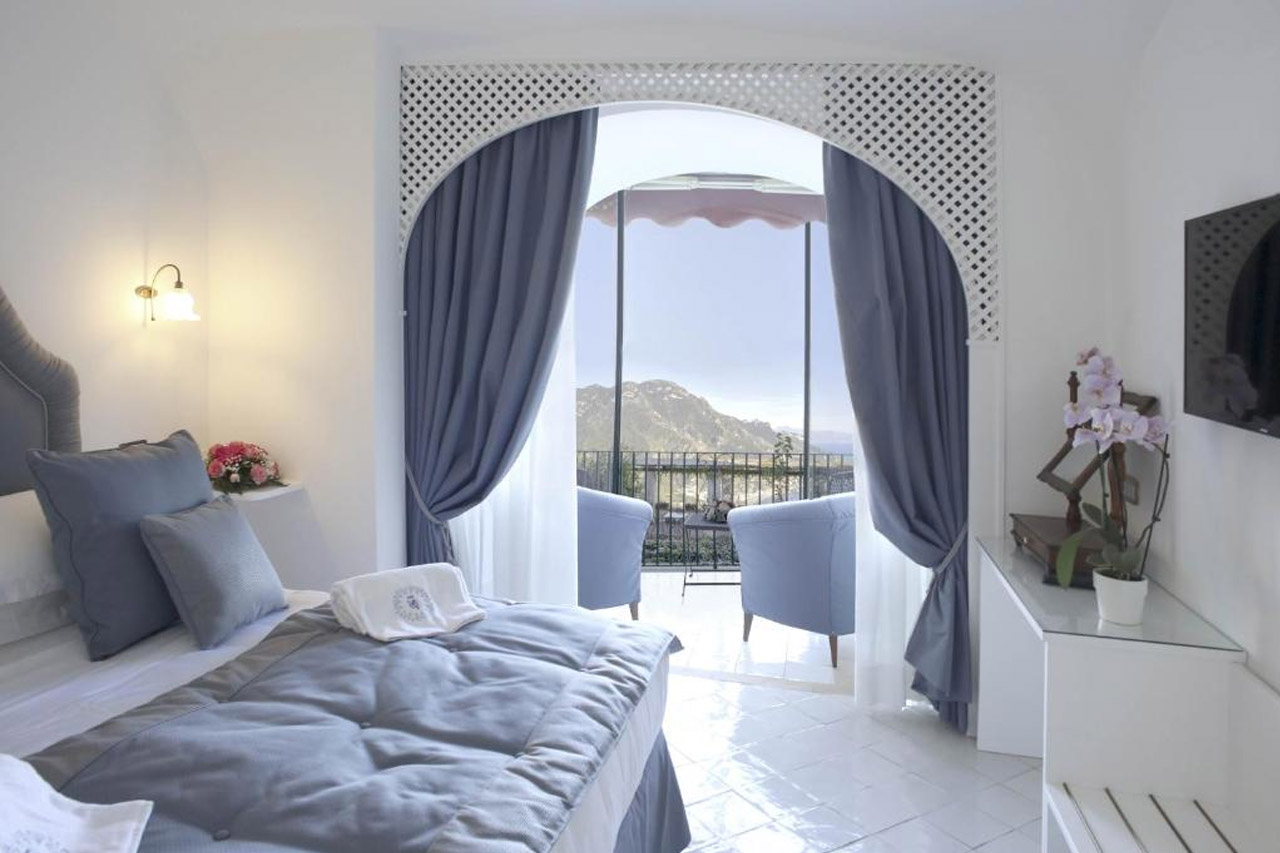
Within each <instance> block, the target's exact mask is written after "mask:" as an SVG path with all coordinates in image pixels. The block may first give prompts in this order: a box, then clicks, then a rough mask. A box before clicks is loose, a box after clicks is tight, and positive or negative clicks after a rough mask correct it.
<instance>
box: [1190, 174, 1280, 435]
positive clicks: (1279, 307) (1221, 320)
mask: <svg viewBox="0 0 1280 853" xmlns="http://www.w3.org/2000/svg"><path fill="white" fill-rule="evenodd" d="M1186 300H1187V302H1186V309H1187V310H1186V364H1185V367H1186V384H1185V388H1184V391H1185V393H1184V394H1183V400H1184V404H1183V408H1184V409H1185V410H1186V412H1187V413H1188V414H1191V415H1199V416H1200V417H1202V418H1209V419H1211V420H1215V421H1219V422H1221V423H1224V424H1230V425H1231V426H1237V427H1241V428H1243V429H1248V430H1253V431H1255V432H1260V433H1265V434H1267V435H1275V436H1280V195H1276V196H1272V197H1270V198H1264V199H1261V200H1259V201H1254V202H1250V203H1249V204H1242V205H1240V206H1239V207H1232V208H1230V209H1228V210H1222V211H1219V212H1217V213H1211V214H1209V215H1208V216H1201V217H1199V218H1198V219H1192V220H1189V221H1188V222H1187V226H1186Z"/></svg>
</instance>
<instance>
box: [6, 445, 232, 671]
mask: <svg viewBox="0 0 1280 853" xmlns="http://www.w3.org/2000/svg"><path fill="white" fill-rule="evenodd" d="M27 463H28V464H29V465H30V467H31V473H32V475H33V477H34V478H35V487H36V494H37V495H38V496H39V498H40V506H41V507H42V508H43V509H44V515H45V520H46V521H48V523H49V532H50V533H51V534H52V537H53V555H54V560H55V561H56V562H57V566H58V573H59V574H60V575H62V580H63V582H64V583H65V584H66V587H67V595H68V598H69V604H70V607H71V615H72V616H73V617H74V618H75V620H76V622H77V623H79V625H80V630H81V632H82V633H83V634H84V639H85V645H86V646H87V647H88V649H89V657H90V659H92V660H101V659H102V658H105V657H110V656H111V655H113V654H115V653H116V652H118V651H121V650H122V649H126V648H128V647H129V646H131V645H133V644H134V643H136V642H138V641H139V640H141V639H143V638H144V637H148V636H150V635H151V634H154V633H155V632H157V631H159V630H161V629H163V628H166V627H168V626H169V625H172V624H173V623H174V622H175V621H176V620H177V618H178V612H177V610H175V609H174V606H173V602H172V601H171V600H170V598H169V593H168V591H167V590H166V589H165V586H164V581H163V580H161V579H160V575H159V573H158V572H157V571H156V567H155V564H154V563H153V562H152V561H151V556H150V555H149V554H148V553H147V548H146V545H144V544H143V542H142V533H141V531H140V530H139V528H138V524H139V522H141V521H142V518H143V516H146V515H152V514H155V513H168V512H177V511H178V510H183V509H190V508H191V507H193V506H198V505H200V504H202V503H205V502H207V501H209V500H210V499H211V498H212V497H213V489H212V487H211V486H210V485H209V478H208V476H207V475H206V474H205V470H204V459H203V458H202V457H201V455H200V448H199V447H198V446H197V445H196V442H195V440H194V439H193V438H192V437H191V436H190V434H188V433H186V432H176V433H174V434H173V435H171V436H169V437H168V438H167V439H165V440H164V441H161V442H157V443H155V444H138V445H133V446H131V447H124V448H120V449H119V450H95V451H92V452H89V453H58V452H55V451H51V450H32V451H29V452H28V454H27Z"/></svg>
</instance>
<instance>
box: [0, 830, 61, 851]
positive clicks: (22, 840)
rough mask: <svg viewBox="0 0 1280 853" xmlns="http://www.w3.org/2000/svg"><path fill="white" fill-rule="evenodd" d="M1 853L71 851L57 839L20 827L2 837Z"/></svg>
mask: <svg viewBox="0 0 1280 853" xmlns="http://www.w3.org/2000/svg"><path fill="white" fill-rule="evenodd" d="M0 853H69V851H68V850H67V848H66V847H63V846H62V845H61V844H59V843H58V842H57V841H56V840H55V839H53V838H51V837H49V836H48V835H45V834H44V833H43V832H36V831H34V830H30V829H20V830H18V831H17V832H15V833H14V834H13V835H10V836H9V837H7V838H0Z"/></svg>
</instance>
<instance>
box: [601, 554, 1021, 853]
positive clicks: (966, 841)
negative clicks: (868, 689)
mask: <svg viewBox="0 0 1280 853" xmlns="http://www.w3.org/2000/svg"><path fill="white" fill-rule="evenodd" d="M625 613H626V609H625V608H623V609H622V610H621V611H620V615H625ZM641 615H642V617H643V618H645V619H646V620H649V621H653V622H655V623H657V624H661V625H663V626H664V627H668V628H670V629H672V630H674V631H676V632H677V633H678V634H679V635H680V637H681V639H682V641H683V642H684V644H685V647H686V650H685V651H684V652H681V653H680V654H678V655H676V656H675V657H674V658H672V677H671V684H670V696H669V700H668V704H667V716H666V720H665V723H664V730H665V732H666V735H667V741H668V743H669V745H670V747H671V751H672V755H673V757H674V759H675V762H676V766H677V774H678V776H679V779H680V786H681V790H682V792H683V794H684V799H685V804H686V806H687V808H688V813H689V822H690V825H691V826H692V829H693V845H692V846H691V848H690V849H691V850H696V851H700V853H729V851H742V853H757V851H759V853H793V852H794V853H800V851H803V852H804V853H809V851H814V853H817V851H828V850H841V851H849V853H951V851H969V850H979V851H983V853H1035V851H1038V850H1039V839H1040V820H1039V819H1040V804H1039V791H1040V771H1039V763H1038V762H1036V761H1032V760H1030V759H1025V758H1019V757H1015V756H1007V755H997V754H993V753H984V752H978V750H977V748H976V747H975V745H974V742H973V740H971V739H969V738H966V737H963V736H961V735H959V734H957V733H955V732H953V731H951V730H950V729H949V728H947V727H946V726H944V725H943V724H941V723H940V722H938V720H937V717H936V716H935V715H934V714H933V713H932V711H930V710H928V709H927V708H924V707H912V708H909V709H905V710H903V711H900V712H895V713H882V712H876V713H869V712H866V711H862V710H859V709H858V708H857V707H855V704H854V700H853V697H852V695H851V693H852V687H853V684H852V681H853V677H852V672H853V670H852V663H853V644H852V642H851V640H852V639H853V638H847V639H848V640H849V642H842V644H841V654H842V657H843V660H842V661H841V666H840V668H839V669H838V670H836V671H834V672H832V670H831V667H830V664H829V662H827V660H826V654H827V641H826V638H825V637H818V638H810V637H809V636H808V635H805V634H804V633H803V632H798V631H792V630H790V629H786V628H782V627H780V626H775V625H770V624H769V623H762V621H761V620H759V619H757V620H756V625H755V627H754V628H753V629H752V635H751V642H750V643H749V644H748V645H747V646H743V644H742V637H741V610H740V609H739V606H738V591H737V588H736V587H733V588H726V589H709V588H706V587H701V588H695V589H690V590H689V591H688V594H687V595H686V597H685V599H684V602H683V603H681V601H680V580H679V575H646V576H645V579H644V604H643V605H642V611H641ZM762 629H763V630H762ZM815 649H816V650H817V651H815ZM817 652H821V655H819V654H817ZM824 669H825V670H826V672H823V671H822V670H824Z"/></svg>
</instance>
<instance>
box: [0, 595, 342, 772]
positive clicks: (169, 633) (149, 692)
mask: <svg viewBox="0 0 1280 853" xmlns="http://www.w3.org/2000/svg"><path fill="white" fill-rule="evenodd" d="M285 598H286V601H287V603H288V605H289V606H288V608H287V609H285V610H279V611H276V612H275V613H272V614H270V615H268V616H264V617H263V618H262V619H259V620H258V621H257V622H254V623H253V624H252V625H246V626H245V627H243V628H241V629H240V630H239V631H236V632H235V633H234V634H232V635H231V636H230V637H229V638H227V641H226V642H225V643H223V644H222V645H221V646H218V647H217V648H216V649H208V650H203V651H202V650H201V649H200V648H199V647H198V646H197V645H196V642H195V639H194V638H193V637H192V636H191V632H190V631H188V630H187V629H186V628H184V627H182V626H181V625H175V626H174V627H172V628H167V629H165V630H164V631H161V632H160V633H159V634H156V635H154V636H152V637H148V638H147V639H145V640H143V641H142V642H141V643H138V644H137V645H135V646H131V647H130V648H128V649H125V650H124V651H123V652H120V653H119V654H117V655H114V656H113V657H109V658H107V659H106V660H103V661H98V662H97V663H94V662H92V661H90V660H89V656H88V654H86V652H85V648H84V641H83V640H82V639H81V638H80V629H79V628H77V627H76V626H75V625H67V626H66V627H63V628H59V629H57V630H56V631H49V632H47V633H44V634H38V635H36V636H34V637H28V638H27V639H25V640H20V641H18V642H16V643H9V644H8V645H5V646H0V752H3V753H8V754H9V755H16V756H18V757H22V756H24V755H30V754H32V753H34V752H39V751H40V750H42V749H44V748H45V747H48V746H52V745H53V744H55V743H57V742H58V741H60V740H62V739H63V738H66V737H70V736H71V735H75V734H79V733H80V732H83V731H88V730H89V729H91V728H93V727H94V726H96V725H98V724H100V723H105V722H106V721H107V720H109V719H111V718H112V717H116V716H119V715H120V714H123V713H124V712H125V711H128V710H130V709H132V708H136V707H138V706H139V705H141V704H143V703H145V702H150V701H151V700H152V699H154V698H156V697H157V696H159V695H160V694H162V693H166V692H168V691H170V690H172V689H174V688H175V687H181V686H182V685H184V684H186V683H187V682H189V681H191V680H193V679H196V678H199V677H200V676H202V675H204V674H205V673H206V672H208V671H209V670H211V669H215V668H217V667H219V666H221V665H222V664H224V663H226V662H227V661H229V660H231V659H232V658H235V657H238V656H239V655H240V654H242V653H243V652H245V651H247V650H249V649H250V648H252V647H253V646H255V645H257V644H258V643H259V642H260V641H261V640H262V638H263V637H265V636H266V635H267V634H269V633H270V632H271V629H272V628H274V627H276V625H279V624H280V623H281V622H283V621H284V619H285V617H286V616H288V615H289V614H290V613H294V612H296V611H298V610H305V609H306V608H308V607H315V606H316V605H319V604H323V603H324V602H326V601H327V600H328V599H329V596H328V595H326V594H325V593H323V592H311V591H298V590H287V591H286V596H285Z"/></svg>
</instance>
